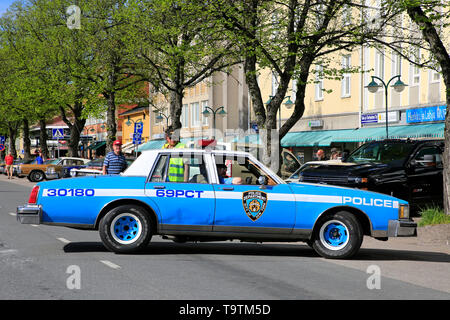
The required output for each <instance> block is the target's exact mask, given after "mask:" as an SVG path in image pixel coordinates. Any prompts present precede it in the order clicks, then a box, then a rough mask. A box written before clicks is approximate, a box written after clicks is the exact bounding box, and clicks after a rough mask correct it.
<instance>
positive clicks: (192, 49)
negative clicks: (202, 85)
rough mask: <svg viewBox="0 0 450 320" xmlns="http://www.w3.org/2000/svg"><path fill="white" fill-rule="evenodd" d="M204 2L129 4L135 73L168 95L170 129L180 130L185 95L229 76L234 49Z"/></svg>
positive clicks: (132, 1)
mask: <svg viewBox="0 0 450 320" xmlns="http://www.w3.org/2000/svg"><path fill="white" fill-rule="evenodd" d="M205 6H206V3H205V2H201V1H199V2H197V1H177V0H130V1H128V6H127V10H126V11H125V12H126V13H125V15H126V18H127V20H128V26H129V28H128V33H127V46H128V47H129V48H132V50H133V51H134V54H135V55H136V58H137V59H136V64H134V65H130V74H133V75H135V76H139V77H141V78H143V79H145V80H146V81H148V82H150V83H151V84H152V85H153V87H154V88H160V90H167V92H168V96H169V102H170V108H169V113H170V117H171V129H172V130H177V129H180V128H181V121H180V117H181V111H182V106H183V96H184V90H185V89H186V88H187V87H190V86H194V85H195V84H197V83H199V82H201V81H202V80H204V79H206V78H208V77H209V76H210V75H212V74H213V73H214V72H216V71H226V70H227V68H228V67H230V66H232V65H234V64H235V63H236V62H237V61H238V60H230V59H229V58H230V56H231V55H230V53H231V52H233V50H232V49H233V47H234V44H233V43H232V42H231V41H230V40H229V39H227V38H226V37H224V33H223V32H221V31H222V30H221V29H220V28H219V26H218V25H217V23H216V21H214V19H212V17H211V16H210V15H209V14H208V12H207V11H206V10H205V9H206V7H205Z"/></svg>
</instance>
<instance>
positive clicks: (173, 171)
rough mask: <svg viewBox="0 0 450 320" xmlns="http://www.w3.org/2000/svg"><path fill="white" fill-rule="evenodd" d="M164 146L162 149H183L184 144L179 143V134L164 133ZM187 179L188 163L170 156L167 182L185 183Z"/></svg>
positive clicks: (172, 132)
mask: <svg viewBox="0 0 450 320" xmlns="http://www.w3.org/2000/svg"><path fill="white" fill-rule="evenodd" d="M166 142H167V143H166V144H164V145H163V147H162V148H163V149H183V148H186V145H185V144H184V143H181V142H180V135H179V132H174V131H166ZM188 178H189V163H188V161H187V160H186V159H183V158H180V157H175V156H172V157H170V160H169V171H168V173H167V181H169V182H187V181H188Z"/></svg>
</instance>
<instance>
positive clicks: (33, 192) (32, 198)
mask: <svg viewBox="0 0 450 320" xmlns="http://www.w3.org/2000/svg"><path fill="white" fill-rule="evenodd" d="M38 193H39V186H34V187H33V190H31V193H30V198H29V199H28V203H29V204H36V202H37V197H38Z"/></svg>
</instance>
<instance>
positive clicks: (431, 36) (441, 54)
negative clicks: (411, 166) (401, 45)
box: [407, 6, 450, 215]
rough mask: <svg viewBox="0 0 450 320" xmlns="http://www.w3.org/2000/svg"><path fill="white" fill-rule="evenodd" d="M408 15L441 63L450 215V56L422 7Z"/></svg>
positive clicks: (446, 198)
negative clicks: (443, 84)
mask: <svg viewBox="0 0 450 320" xmlns="http://www.w3.org/2000/svg"><path fill="white" fill-rule="evenodd" d="M407 12H408V15H409V17H410V18H411V20H413V21H414V22H415V23H416V24H417V25H418V26H419V27H420V29H421V30H422V35H423V37H424V39H425V41H427V42H428V44H429V45H430V47H431V48H433V56H434V57H435V59H436V60H437V61H438V62H439V64H440V66H441V70H442V76H443V78H444V83H445V86H446V89H447V90H446V102H447V112H446V115H445V129H444V139H445V147H444V154H443V165H444V169H443V184H444V200H443V201H444V211H445V213H446V214H449V215H450V113H449V108H450V55H449V53H448V52H447V50H446V48H445V46H444V44H443V43H442V40H441V38H440V37H439V34H438V33H437V31H436V28H435V27H434V25H433V23H432V20H431V19H430V18H428V17H427V16H426V14H425V13H424V11H423V10H422V8H421V7H420V6H412V7H408V9H407Z"/></svg>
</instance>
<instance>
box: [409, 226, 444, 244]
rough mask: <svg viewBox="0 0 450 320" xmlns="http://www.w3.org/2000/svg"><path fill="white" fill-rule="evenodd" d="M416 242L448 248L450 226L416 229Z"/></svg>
mask: <svg viewBox="0 0 450 320" xmlns="http://www.w3.org/2000/svg"><path fill="white" fill-rule="evenodd" d="M417 242H418V243H419V244H426V245H430V244H431V245H432V244H436V245H446V246H450V224H438V225H429V226H424V227H418V228H417Z"/></svg>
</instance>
